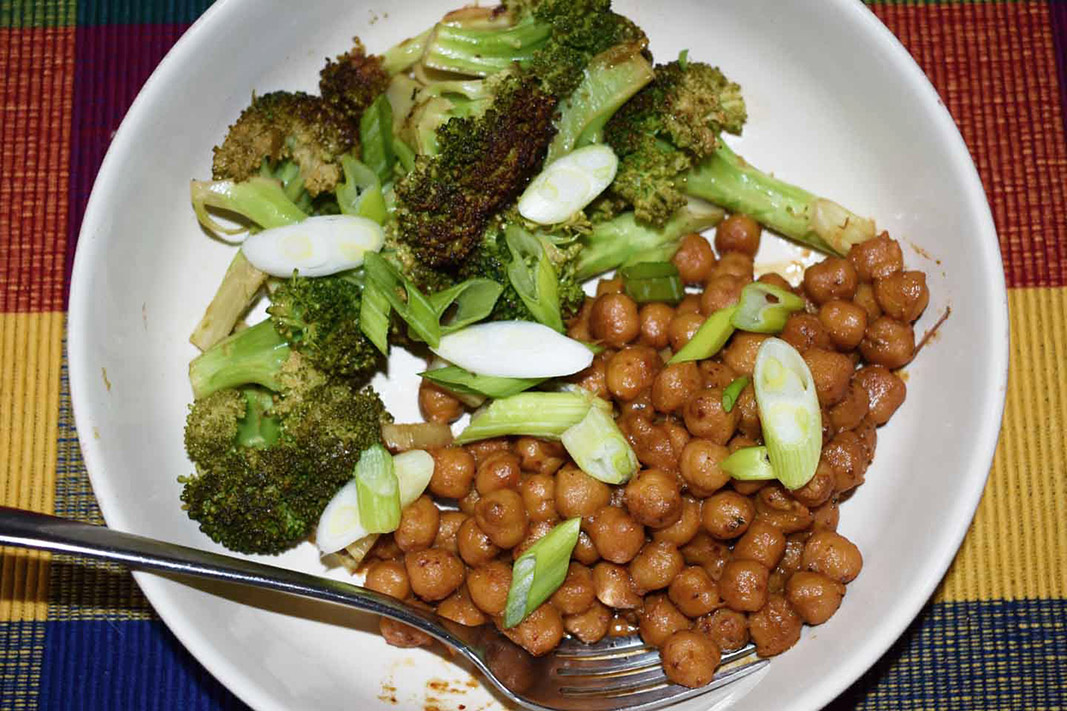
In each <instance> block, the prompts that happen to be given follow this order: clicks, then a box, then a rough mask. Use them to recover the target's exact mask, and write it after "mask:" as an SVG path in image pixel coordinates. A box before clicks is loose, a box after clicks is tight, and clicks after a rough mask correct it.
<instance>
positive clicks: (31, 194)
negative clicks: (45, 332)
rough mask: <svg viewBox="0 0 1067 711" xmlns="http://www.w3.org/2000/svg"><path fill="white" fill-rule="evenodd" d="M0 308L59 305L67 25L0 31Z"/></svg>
mask: <svg viewBox="0 0 1067 711" xmlns="http://www.w3.org/2000/svg"><path fill="white" fill-rule="evenodd" d="M0 67H3V72H0V312H15V311H18V312H26V311H56V310H59V309H62V308H63V258H64V242H65V241H66V220H67V166H68V163H69V154H70V116H71V105H72V102H71V94H72V92H71V86H72V83H73V77H74V28H72V27H71V28H37V29H20V30H0Z"/></svg>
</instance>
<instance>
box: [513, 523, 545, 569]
mask: <svg viewBox="0 0 1067 711" xmlns="http://www.w3.org/2000/svg"><path fill="white" fill-rule="evenodd" d="M555 527H556V522H555V521H536V522H534V523H531V524H530V525H529V527H528V528H527V529H526V537H525V538H523V539H522V540H521V541H519V543H518V544H517V545H516V546H515V547H514V548H512V549H511V557H512V559H514V560H518V559H519V556H521V555H522V554H523V553H525V552H526V551H527V550H529V548H530V546H532V545H533V544H534V543H537V542H538V541H539V540H541V539H542V538H544V537H545V536H547V535H548V533H549V531H551V530H552V529H553V528H555Z"/></svg>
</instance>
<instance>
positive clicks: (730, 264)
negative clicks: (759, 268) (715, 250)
mask: <svg viewBox="0 0 1067 711" xmlns="http://www.w3.org/2000/svg"><path fill="white" fill-rule="evenodd" d="M721 276H732V277H737V278H738V279H740V280H741V281H742V282H744V283H745V284H747V283H748V282H750V281H752V256H751V255H748V254H745V253H744V252H723V253H722V256H721V257H720V258H719V263H718V264H716V265H715V268H714V269H712V270H711V276H710V277H708V279H709V281H710V280H711V279H715V278H717V277H721Z"/></svg>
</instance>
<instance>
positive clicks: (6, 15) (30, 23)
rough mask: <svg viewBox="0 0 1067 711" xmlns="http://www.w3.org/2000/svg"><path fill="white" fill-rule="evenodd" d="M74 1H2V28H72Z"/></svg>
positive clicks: (0, 9) (0, 13)
mask: <svg viewBox="0 0 1067 711" xmlns="http://www.w3.org/2000/svg"><path fill="white" fill-rule="evenodd" d="M74 18H75V12H74V0H36V1H35V0H0V28H12V29H23V28H27V29H28V28H31V27H70V26H71V25H73V24H74Z"/></svg>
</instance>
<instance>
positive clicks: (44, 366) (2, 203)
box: [0, 0, 1067, 709]
mask: <svg viewBox="0 0 1067 711" xmlns="http://www.w3.org/2000/svg"><path fill="white" fill-rule="evenodd" d="M208 4H209V2H208V1H207V0H141V1H138V0H98V1H97V2H83V1H77V2H76V1H75V0H36V1H35V0H0V503H2V504H6V505H13V506H20V507H24V508H31V509H35V510H39V511H47V512H52V513H56V514H59V515H62V516H69V517H73V518H80V519H84V520H89V521H95V522H100V515H99V512H98V510H97V508H96V504H95V501H94V499H93V495H92V491H91V489H90V487H89V483H88V480H87V478H86V476H85V470H84V466H83V463H82V460H81V456H80V452H79V449H78V444H77V436H76V432H75V429H74V419H73V416H72V414H71V408H70V399H69V394H68V392H69V391H68V387H67V367H66V361H65V356H64V351H65V343H64V322H65V307H66V291H67V287H68V284H69V277H70V267H71V262H72V256H73V253H74V247H75V242H76V239H77V234H78V227H79V225H80V222H81V217H82V213H83V210H84V207H85V201H86V199H87V198H88V195H89V190H90V188H91V186H92V182H93V178H94V176H95V173H96V170H97V167H98V166H99V164H100V161H101V159H102V158H103V154H104V152H105V150H106V149H107V145H108V141H109V140H110V138H111V136H112V134H113V132H114V131H115V129H116V128H117V127H118V125H119V122H120V121H121V119H122V116H123V114H124V113H125V111H126V109H127V108H128V106H129V104H130V102H131V101H132V100H133V98H134V96H135V95H136V93H137V91H138V89H139V88H140V86H141V84H142V83H143V82H144V80H145V79H146V78H147V77H148V75H149V74H150V73H151V71H152V69H153V67H154V66H155V65H156V63H157V62H158V61H159V60H160V59H161V58H162V57H163V55H164V54H165V53H166V51H167V49H168V48H169V47H170V46H171V45H172V44H173V43H174V41H175V40H177V38H178V37H179V36H180V35H181V34H182V32H184V31H185V29H187V28H188V26H189V24H190V23H191V22H192V21H193V20H194V19H195V18H196V17H197V16H199V14H200V13H201V12H203V10H204V9H205V7H206V6H207V5H208ZM871 7H872V9H873V10H874V11H875V12H876V13H877V14H878V16H879V17H880V18H881V19H882V20H883V21H884V22H885V23H886V24H887V25H888V26H889V27H890V29H892V30H893V32H895V33H896V34H897V36H898V37H899V38H900V39H901V41H902V42H903V43H904V44H905V45H906V46H907V48H908V49H909V50H910V51H911V52H912V54H913V55H914V56H915V57H916V59H917V60H918V61H919V63H920V64H921V65H922V67H923V68H924V70H925V71H926V73H927V74H928V76H929V77H930V79H931V80H932V81H933V83H934V85H935V86H936V87H937V89H938V91H939V92H940V94H941V96H942V98H943V99H944V101H945V103H946V105H947V106H948V108H949V110H950V111H951V112H952V115H953V116H954V117H955V119H956V121H957V122H958V123H959V125H960V128H961V130H962V132H963V136H964V138H965V139H966V141H967V144H968V146H969V147H970V150H971V153H972V155H973V156H974V159H975V162H976V163H977V165H978V170H979V172H980V174H981V177H982V180H983V183H984V185H985V188H986V191H987V193H988V195H989V199H990V202H991V204H992V206H993V212H994V216H995V219H996V223H997V229H998V232H999V234H1000V239H1001V249H1002V252H1003V255H1004V261H1005V274H1006V277H1007V282H1008V286H1009V302H1010V308H1011V331H1012V333H1011V335H1012V352H1011V359H1012V368H1011V376H1010V382H1009V387H1008V402H1007V411H1006V413H1005V420H1004V431H1003V433H1002V435H1001V441H1000V447H999V449H998V450H997V455H996V459H995V461H994V465H993V472H992V476H991V477H990V481H989V484H988V486H987V488H986V492H985V497H984V498H983V500H982V503H981V505H980V507H979V509H978V514H977V516H976V517H975V521H974V524H973V526H972V529H971V531H970V533H969V534H968V536H967V538H966V540H965V542H964V544H963V548H962V549H961V551H960V553H959V555H958V556H957V558H956V561H955V562H954V563H953V565H952V568H951V570H950V571H949V573H948V575H947V576H946V578H945V580H944V581H943V582H942V584H941V586H940V587H939V588H938V591H937V593H936V594H935V596H934V598H933V599H932V600H931V601H930V604H929V605H927V607H926V608H925V609H924V611H923V612H922V614H921V615H920V616H919V618H918V619H916V621H915V622H914V624H912V625H911V627H910V628H909V629H908V631H907V632H906V633H905V634H904V635H903V637H901V639H900V640H899V641H898V642H897V643H896V644H895V645H894V646H893V648H892V649H891V650H890V651H889V652H888V653H887V654H886V655H885V657H884V658H883V659H882V660H881V661H880V662H879V663H878V664H877V665H876V666H875V667H874V668H873V669H872V670H871V671H870V672H868V673H867V674H866V675H865V676H864V677H863V678H862V679H861V680H860V681H859V682H857V683H856V684H855V685H854V686H853V687H852V688H851V689H849V690H848V691H847V692H846V693H845V694H843V695H842V697H841V698H840V699H838V700H837V702H835V704H834V705H833V708H835V709H836V708H841V709H846V708H864V709H901V708H909V709H920V708H921V709H1067V521H1065V520H1064V519H1065V518H1067V463H1065V460H1067V444H1065V439H1064V435H1065V432H1067V369H1064V368H1063V367H1062V366H1061V364H1062V363H1064V362H1067V2H1063V1H1061V0H1022V1H1018V2H1012V1H1008V0H992V1H988V2H952V1H945V2H884V3H883V2H879V3H873V4H872V5H871ZM32 708H48V709H219V708H243V706H242V704H241V703H240V702H239V701H238V700H237V699H235V698H234V697H233V696H232V695H231V694H229V692H227V691H226V690H225V689H224V688H223V687H222V686H221V685H220V684H219V683H218V682H217V681H216V680H215V679H213V678H212V677H211V676H210V675H209V674H207V672H205V671H204V670H203V668H202V667H201V666H200V665H199V664H198V663H197V662H196V661H195V660H194V659H193V658H192V657H191V656H190V655H189V654H188V653H187V652H186V651H185V650H184V649H183V648H182V647H181V645H180V644H179V643H178V642H177V641H176V640H175V638H174V637H173V636H172V635H171V634H170V633H169V632H168V631H167V629H166V628H165V627H164V626H163V625H162V623H161V622H160V621H159V619H158V618H157V617H156V616H155V615H154V614H153V612H152V610H151V608H150V606H149V605H148V604H147V602H146V600H145V599H144V597H143V595H142V594H141V592H140V590H139V589H138V588H137V586H136V585H135V584H134V583H133V581H132V578H130V576H129V575H128V574H126V573H124V572H122V571H120V570H117V569H115V568H112V567H109V566H105V565H94V564H86V563H83V562H80V561H78V562H75V561H71V560H67V559H63V558H61V557H51V558H50V557H48V556H45V555H40V554H36V553H28V552H19V551H12V550H2V551H0V709H32Z"/></svg>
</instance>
